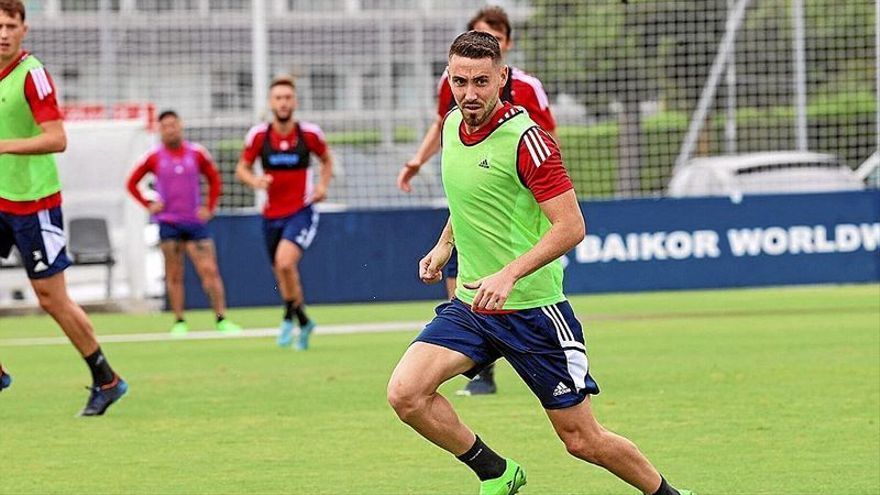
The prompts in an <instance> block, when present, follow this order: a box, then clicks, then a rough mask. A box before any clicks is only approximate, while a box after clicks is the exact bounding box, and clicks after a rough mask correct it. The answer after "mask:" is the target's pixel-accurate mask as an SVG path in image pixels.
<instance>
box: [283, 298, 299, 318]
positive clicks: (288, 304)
mask: <svg viewBox="0 0 880 495" xmlns="http://www.w3.org/2000/svg"><path fill="white" fill-rule="evenodd" d="M294 308H296V304H295V303H294V302H293V299H290V300H287V301H284V319H285V320H292V319H293V313H294Z"/></svg>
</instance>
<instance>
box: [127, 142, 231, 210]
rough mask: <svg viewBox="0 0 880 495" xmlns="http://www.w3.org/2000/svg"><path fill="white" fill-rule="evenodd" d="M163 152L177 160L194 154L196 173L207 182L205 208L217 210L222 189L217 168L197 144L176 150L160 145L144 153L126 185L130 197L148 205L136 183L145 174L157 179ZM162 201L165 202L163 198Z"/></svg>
mask: <svg viewBox="0 0 880 495" xmlns="http://www.w3.org/2000/svg"><path fill="white" fill-rule="evenodd" d="M163 150H164V152H165V153H168V154H169V155H170V156H172V157H174V158H177V159H182V158H184V157H185V156H186V154H187V153H189V152H192V153H194V155H195V158H196V165H197V166H198V172H199V173H200V174H201V175H203V176H205V179H207V181H208V201H207V204H206V207H207V208H208V210H209V211H212V212H213V211H214V210H215V209H216V208H217V201H218V199H219V198H220V192H221V190H222V187H223V186H222V181H221V180H220V173H219V172H217V167H216V166H215V165H214V159H213V158H212V157H211V153H210V152H209V151H208V150H207V149H205V148H204V147H203V146H202V145H200V144H197V143H183V144H182V145H181V146H179V147H177V148H168V147H167V146H165V145H164V144H160V145H158V146H156V147H155V148H153V149H152V150H150V151H148V152H147V153H145V154H144V155H143V156H142V157H141V159H140V160H138V163H137V165H135V168H134V170H133V171H132V173H131V175H130V176H129V178H128V183H127V184H126V187H127V189H128V192H129V193H130V194H131V195H132V197H134V199H135V200H136V201H137V202H138V203H140V204H141V205H143V206H144V207H148V206H149V205H150V202H149V201H148V200H147V198H145V197H144V195H143V194H141V191H140V189H138V183H140V181H141V180H142V179H143V178H144V176H146V175H147V174H153V175H154V176H156V177H157V178H158V176H159V171H160V170H159V164H160V157H161V154H162V153H163ZM163 200H164V201H167V200H166V199H164V198H163Z"/></svg>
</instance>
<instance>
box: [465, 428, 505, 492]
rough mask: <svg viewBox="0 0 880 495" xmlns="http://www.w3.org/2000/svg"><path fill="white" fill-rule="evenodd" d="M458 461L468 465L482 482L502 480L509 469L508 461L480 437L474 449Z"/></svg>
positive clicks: (475, 442)
mask: <svg viewBox="0 0 880 495" xmlns="http://www.w3.org/2000/svg"><path fill="white" fill-rule="evenodd" d="M458 460H459V461H461V462H463V463H465V464H467V466H468V467H469V468H471V469H472V470H473V471H474V472H475V473H476V474H477V477H478V478H480V481H486V480H491V479H493V478H500V477H501V475H502V474H504V470H505V469H507V461H505V460H504V458H503V457H501V456H499V455H498V454H496V453H495V452H494V451H493V450H492V449H490V448H489V447H488V446H487V445H486V444H485V443H483V441H482V440H480V437H479V436H478V437H477V439H476V440H475V441H474V445H473V447H471V448H470V449H469V450H468V451H467V452H465V453H464V454H462V455H460V456H458Z"/></svg>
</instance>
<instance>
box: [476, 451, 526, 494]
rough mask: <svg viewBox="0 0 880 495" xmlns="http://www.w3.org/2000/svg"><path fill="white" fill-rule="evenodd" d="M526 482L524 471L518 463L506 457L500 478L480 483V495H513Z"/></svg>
mask: <svg viewBox="0 0 880 495" xmlns="http://www.w3.org/2000/svg"><path fill="white" fill-rule="evenodd" d="M525 484H526V472H525V471H523V468H521V467H520V466H519V464H517V463H515V462H513V461H512V460H510V459H507V469H505V470H504V474H502V475H501V477H500V478H494V479H491V480H486V481H483V482H482V483H480V495H513V494H514V493H517V492H519V489H520V488H522V487H523V486H525Z"/></svg>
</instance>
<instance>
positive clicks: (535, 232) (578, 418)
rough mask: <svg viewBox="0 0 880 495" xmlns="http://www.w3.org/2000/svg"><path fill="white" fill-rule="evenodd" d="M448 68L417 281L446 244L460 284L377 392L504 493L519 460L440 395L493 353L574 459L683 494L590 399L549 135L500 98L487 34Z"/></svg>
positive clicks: (563, 181) (427, 275)
mask: <svg viewBox="0 0 880 495" xmlns="http://www.w3.org/2000/svg"><path fill="white" fill-rule="evenodd" d="M447 70H448V73H449V84H450V86H451V88H452V92H453V95H454V97H455V100H456V103H457V104H458V108H456V109H454V110H451V111H450V112H449V113H448V114H447V115H446V117H445V119H444V121H443V126H442V130H441V136H442V147H443V155H442V161H441V168H442V176H443V187H444V189H445V191H446V196H447V199H448V202H449V215H450V218H449V222H447V225H446V227H445V228H444V229H443V232H442V233H441V235H440V239H439V241H438V242H437V245H436V246H435V247H434V248H433V249H432V250H431V251H430V252H429V253H428V255H427V256H425V257H424V258H423V259H422V260H421V262H420V263H419V276H420V278H421V279H422V281H424V282H425V283H437V282H439V281H440V280H441V278H442V275H441V270H442V268H443V266H444V265H445V264H446V262H447V261H448V260H449V257H450V254H451V252H452V248H453V246H454V247H456V248H457V249H458V260H459V278H458V285H457V287H456V291H455V298H453V299H452V301H450V302H447V303H444V304H441V305H440V306H438V308H437V310H436V313H437V315H436V317H435V318H434V319H433V321H431V323H429V324H428V325H427V326H426V327H425V329H424V330H423V331H422V332H421V333H420V334H419V336H418V337H417V338H416V339H415V342H413V344H412V345H411V346H410V347H409V349H408V350H407V351H406V353H405V354H404V356H403V358H401V360H400V363H399V364H398V365H397V368H396V369H395V370H394V373H393V374H392V376H391V380H390V382H389V384H388V401H389V402H390V404H391V406H392V407H393V408H394V410H395V412H397V415H398V416H399V417H400V419H401V420H402V421H403V422H405V423H406V424H408V425H409V426H411V427H412V428H413V429H415V430H416V431H417V432H418V433H419V434H421V435H422V436H423V437H425V438H426V439H428V440H429V441H431V442H432V443H434V444H436V445H438V446H439V447H441V448H443V449H445V450H447V451H449V452H450V453H452V454H453V455H455V456H456V457H457V458H458V459H459V460H461V461H462V462H463V463H465V464H466V465H467V466H468V467H470V468H471V469H472V470H473V471H474V472H475V474H476V475H477V477H478V478H479V479H480V481H481V484H480V494H481V495H512V494H514V493H517V491H518V490H519V488H520V487H522V486H523V485H525V483H526V476H525V472H524V471H523V469H522V468H521V467H520V466H519V465H518V464H517V463H516V462H514V461H512V460H510V459H505V458H503V457H501V456H500V455H498V454H497V453H495V452H494V451H492V449H490V448H489V447H488V446H487V445H486V444H485V443H484V442H483V441H482V440H481V439H480V438H479V437H478V436H477V435H476V434H474V432H473V431H472V430H471V429H470V428H468V427H467V426H465V425H464V424H463V423H462V422H461V420H460V419H459V418H458V416H457V415H456V413H455V411H454V410H453V408H452V406H451V404H450V403H449V402H448V401H447V400H446V399H445V398H444V397H443V396H442V395H440V394H439V393H438V392H437V390H438V388H439V387H440V385H442V384H443V383H444V382H446V381H447V380H449V379H451V378H453V377H455V376H456V375H459V374H464V375H467V376H472V375H474V374H476V373H477V372H479V371H480V370H481V369H482V368H484V367H485V366H487V365H490V364H491V363H493V362H494V361H495V360H497V359H499V358H501V357H504V358H505V359H507V360H508V362H510V364H511V366H512V367H513V368H514V369H515V370H516V372H517V373H518V374H519V376H520V377H521V378H522V379H523V381H525V382H526V384H527V385H528V386H529V388H530V389H531V390H532V392H533V393H534V394H535V395H536V396H537V397H538V399H539V400H540V401H541V404H542V405H543V407H544V408H545V410H546V411H547V415H548V417H549V418H550V422H551V423H552V424H553V427H554V429H555V430H556V432H557V434H558V435H559V436H560V438H561V439H562V441H563V443H564V444H565V446H566V448H567V450H568V451H569V452H570V453H571V454H572V455H574V456H575V457H577V458H580V459H582V460H584V461H587V462H590V463H593V464H596V465H599V466H601V467H603V468H605V469H607V470H609V471H610V472H612V473H613V474H615V475H616V476H618V477H619V478H621V479H622V480H624V481H626V482H627V483H629V484H630V485H632V486H634V487H636V488H638V489H639V490H641V491H642V492H643V493H645V494H649V495H678V494H685V493H690V492H687V491H684V490H682V491H679V490H676V489H675V488H673V487H672V486H670V485H669V484H668V483H667V482H666V480H664V479H663V477H662V476H660V474H659V473H658V472H657V470H656V469H655V468H654V467H653V466H652V465H651V463H650V462H649V461H648V460H647V459H646V458H645V456H644V455H643V454H642V453H641V452H640V451H639V450H638V448H637V447H636V446H635V445H634V444H633V443H632V442H630V441H629V440H627V439H626V438H623V437H621V436H619V435H617V434H615V433H612V432H610V431H608V430H606V429H605V428H603V427H602V425H600V424H599V423H598V422H597V421H596V419H595V417H594V416H593V412H592V409H591V406H590V396H591V395H595V394H598V393H599V387H598V385H597V384H596V382H595V381H594V380H593V378H592V377H591V376H590V373H589V361H588V360H587V354H586V345H585V343H584V335H583V330H582V329H581V325H580V323H579V322H578V320H577V318H576V317H575V315H574V312H573V311H572V308H571V306H570V305H569V304H568V302H567V301H566V300H565V295H564V294H563V292H562V275H563V273H562V266H561V264H560V262H559V258H560V257H561V256H562V255H564V254H565V253H567V252H568V251H570V250H571V249H573V248H574V247H575V246H576V245H577V244H578V243H579V242H580V241H581V240H582V239H583V238H584V235H585V227H584V219H583V216H582V215H581V211H580V207H579V205H578V202H577V197H576V195H575V193H574V189H573V187H572V184H571V181H570V179H569V178H568V175H567V173H566V172H565V168H564V167H563V165H562V160H561V157H560V153H559V148H558V146H557V145H556V142H555V141H554V140H553V139H552V138H551V137H550V136H549V135H548V134H547V133H546V132H545V131H543V130H541V128H540V127H539V126H538V125H537V124H535V122H534V121H532V119H531V118H529V115H528V113H526V112H525V111H524V110H523V109H522V108H519V107H514V106H512V105H511V104H509V103H504V102H502V101H501V100H500V99H499V96H498V94H499V89H500V88H501V87H502V86H503V85H504V83H505V81H506V80H507V77H508V69H507V67H506V66H504V65H503V64H502V63H501V51H500V47H499V45H498V42H497V40H496V39H495V38H494V37H493V36H492V35H490V34H487V33H482V32H477V31H469V32H467V33H464V34H462V35H460V36H459V37H458V38H456V39H455V41H454V42H453V43H452V46H451V47H450V50H449V67H448V69H447Z"/></svg>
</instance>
